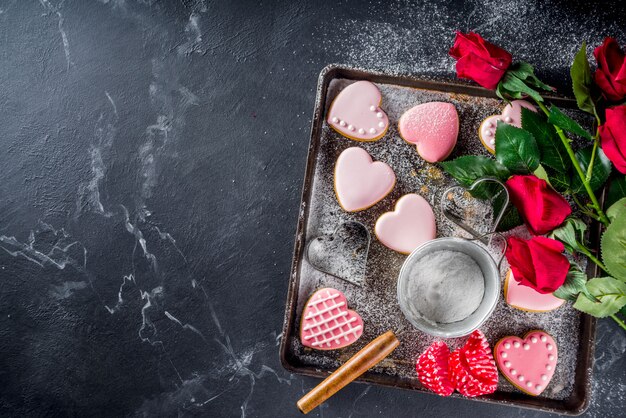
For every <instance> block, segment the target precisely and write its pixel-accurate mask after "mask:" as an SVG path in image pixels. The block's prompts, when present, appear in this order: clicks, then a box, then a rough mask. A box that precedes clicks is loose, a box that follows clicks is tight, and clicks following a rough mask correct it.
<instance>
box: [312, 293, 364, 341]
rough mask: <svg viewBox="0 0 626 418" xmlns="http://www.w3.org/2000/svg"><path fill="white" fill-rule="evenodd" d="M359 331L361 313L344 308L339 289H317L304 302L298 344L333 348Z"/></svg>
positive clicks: (355, 337)
mask: <svg viewBox="0 0 626 418" xmlns="http://www.w3.org/2000/svg"><path fill="white" fill-rule="evenodd" d="M362 333H363V320H362V319H361V316H360V315H359V314H358V313H356V312H354V311H351V310H349V309H348V301H347V300H346V296H345V295H344V294H343V293H341V292H340V291H339V290H337V289H332V288H330V287H327V288H324V289H320V290H318V291H317V292H315V293H313V295H312V296H311V297H310V298H309V300H308V301H307V302H306V305H305V307H304V311H303V312H302V322H301V323H300V341H301V342H302V345H304V346H306V347H311V348H315V349H318V350H335V349H337V348H343V347H346V346H348V345H350V344H352V343H353V342H355V341H356V340H358V339H359V337H360V336H361V334H362Z"/></svg>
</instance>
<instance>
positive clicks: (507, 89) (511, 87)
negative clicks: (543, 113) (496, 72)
mask: <svg viewBox="0 0 626 418" xmlns="http://www.w3.org/2000/svg"><path fill="white" fill-rule="evenodd" d="M500 84H502V87H501V88H499V89H498V90H501V91H502V92H503V93H504V95H505V96H506V95H508V96H510V97H512V98H515V99H521V98H523V97H524V95H527V96H530V97H532V98H533V99H534V100H535V101H537V102H543V97H541V94H539V93H538V92H537V91H536V90H535V89H533V88H532V87H529V86H528V85H527V84H526V83H525V82H524V81H523V80H520V79H519V78H518V77H517V76H516V75H515V74H514V73H512V72H511V71H507V72H506V73H505V74H504V77H502V80H500ZM496 92H497V93H499V92H498V91H496ZM498 95H500V94H498ZM501 97H502V96H501ZM505 99H506V97H505Z"/></svg>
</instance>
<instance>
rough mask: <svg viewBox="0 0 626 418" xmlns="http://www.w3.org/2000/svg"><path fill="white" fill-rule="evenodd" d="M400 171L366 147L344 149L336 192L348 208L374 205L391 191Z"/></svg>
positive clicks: (336, 173)
mask: <svg viewBox="0 0 626 418" xmlns="http://www.w3.org/2000/svg"><path fill="white" fill-rule="evenodd" d="M395 184H396V175H395V174H394V172H393V170H392V169H391V167H389V166H388V165H387V164H385V163H383V162H381V161H376V162H374V161H372V157H370V155H369V154H368V153H367V151H365V150H364V149H362V148H358V147H351V148H348V149H346V150H344V151H343V152H342V153H341V154H340V155H339V158H337V162H336V163H335V194H336V195H337V200H338V201H339V205H340V206H341V207H342V209H343V210H345V211H347V212H358V211H360V210H363V209H367V208H369V207H370V206H373V205H374V204H376V203H377V202H379V201H380V200H382V199H383V198H384V197H385V196H387V195H388V194H389V192H391V190H392V189H393V186H394V185H395Z"/></svg>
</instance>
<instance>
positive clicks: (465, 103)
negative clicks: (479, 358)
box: [280, 65, 599, 415]
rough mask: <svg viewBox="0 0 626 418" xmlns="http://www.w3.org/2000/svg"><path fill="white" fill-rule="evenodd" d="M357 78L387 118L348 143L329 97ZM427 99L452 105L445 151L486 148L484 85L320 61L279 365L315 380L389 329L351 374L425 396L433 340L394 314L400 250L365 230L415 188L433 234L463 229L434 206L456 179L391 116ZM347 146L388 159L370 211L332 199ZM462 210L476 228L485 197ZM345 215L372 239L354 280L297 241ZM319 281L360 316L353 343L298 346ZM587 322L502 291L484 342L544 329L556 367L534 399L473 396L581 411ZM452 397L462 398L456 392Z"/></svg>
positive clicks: (505, 390)
mask: <svg viewBox="0 0 626 418" xmlns="http://www.w3.org/2000/svg"><path fill="white" fill-rule="evenodd" d="M356 80H368V81H371V82H373V83H375V84H376V85H377V86H378V87H379V89H380V90H381V93H382V96H383V100H382V104H381V107H382V108H383V109H384V110H385V111H386V112H387V114H388V115H389V119H390V127H389V131H388V132H387V134H386V135H385V136H384V137H383V138H382V139H380V140H379V141H376V142H372V143H363V142H355V141H352V140H350V139H347V138H344V137H342V136H341V135H339V134H338V133H336V132H334V131H333V130H332V129H330V127H329V126H328V124H327V123H326V122H325V115H326V112H327V110H328V108H329V106H330V103H331V102H332V100H333V99H334V98H335V97H336V95H337V94H338V92H339V91H340V90H341V88H343V87H345V86H346V85H348V84H349V83H351V82H354V81H356ZM550 99H551V101H552V102H553V103H555V104H557V105H558V106H560V107H562V108H564V109H569V110H568V112H569V113H570V114H571V115H573V116H575V117H578V118H580V117H581V115H580V114H578V115H577V111H576V110H575V109H576V103H575V102H574V101H573V100H570V99H567V98H561V97H553V98H550ZM428 101H446V102H452V103H454V104H455V106H456V107H457V110H458V112H459V117H460V130H459V139H458V143H457V146H456V148H455V150H454V151H453V153H452V155H451V156H450V157H449V158H455V157H458V156H461V155H466V154H482V155H489V154H488V153H487V151H486V150H485V149H484V147H483V146H482V144H481V143H480V141H479V139H478V135H477V130H478V127H479V125H480V122H481V121H482V120H483V119H484V118H485V117H487V116H489V115H492V114H497V113H500V111H501V109H502V108H503V106H504V105H503V104H502V102H501V101H500V100H498V99H497V98H496V96H495V95H494V94H493V92H491V91H488V90H485V89H483V88H481V87H477V86H474V85H469V84H464V83H462V82H456V83H455V82H449V81H440V80H432V79H424V78H419V77H413V76H392V75H386V74H382V73H374V72H369V71H364V70H359V69H355V68H348V67H343V66H337V65H331V66H328V67H326V68H324V70H323V71H322V72H321V74H320V77H319V82H318V89H317V99H316V102H315V111H314V115H313V122H312V129H311V141H310V144H309V151H308V159H307V165H306V172H305V177H304V185H303V190H302V202H301V206H300V213H299V218H298V225H297V231H296V240H295V248H294V254H293V264H292V268H291V275H290V282H289V291H288V295H287V304H286V312H285V322H284V326H283V334H282V340H281V345H280V359H281V362H282V364H283V366H284V367H285V368H286V369H287V370H289V371H290V372H293V373H299V374H304V375H308V376H316V377H320V378H324V377H326V376H328V374H329V373H331V372H332V371H334V370H335V369H336V368H337V367H339V366H340V365H341V364H342V363H344V362H345V361H346V360H347V359H348V358H350V357H351V356H352V355H353V354H355V353H356V352H357V351H358V350H359V349H361V348H362V347H363V346H364V345H365V344H367V343H368V342H369V341H371V340H372V339H374V338H375V337H376V336H378V335H380V334H382V333H384V332H385V331H388V330H392V331H394V332H395V333H396V335H397V336H398V338H399V340H400V346H399V347H398V348H397V349H396V350H395V351H394V352H393V353H392V354H391V355H390V356H389V357H388V358H387V359H385V360H383V361H382V362H381V363H380V364H379V365H378V366H376V367H374V368H373V369H371V370H369V371H368V372H367V373H365V374H364V375H362V376H361V377H360V378H359V379H358V380H357V381H361V382H367V383H373V384H378V385H385V386H392V387H398V388H404V389H410V390H415V391H420V392H426V393H431V394H432V392H430V391H428V390H426V389H425V388H423V387H422V386H421V384H420V382H419V380H418V378H417V374H416V373H415V360H416V359H417V357H418V356H419V354H420V353H421V352H422V351H423V350H424V349H425V348H426V347H427V346H428V345H430V344H431V343H432V342H433V341H434V338H433V337H430V336H428V335H426V334H423V333H421V332H419V331H417V330H415V329H414V328H413V327H412V326H411V324H410V323H409V322H408V321H407V320H406V319H405V318H404V316H403V315H402V313H401V311H400V308H399V307H398V304H397V301H396V279H397V276H398V272H399V269H400V266H401V264H402V261H403V260H404V258H405V256H403V255H400V254H397V253H395V252H393V251H392V250H389V249H387V248H386V247H384V246H383V245H382V244H380V243H379V242H377V240H376V239H375V237H374V234H373V233H372V232H373V226H374V223H375V221H376V219H377V217H378V216H380V215H381V214H382V213H384V212H386V211H389V210H392V209H393V206H394V204H395V201H396V200H397V199H398V198H399V197H400V196H402V195H403V194H405V193H409V192H416V193H419V194H421V195H422V196H424V197H425V198H426V199H427V200H429V202H430V203H431V205H432V206H433V210H434V211H435V216H436V219H437V235H438V236H463V231H461V230H460V229H458V228H456V227H455V226H453V225H451V224H448V223H447V222H445V221H444V219H443V217H442V214H441V213H440V212H439V211H438V206H439V205H437V204H436V203H437V200H438V199H439V198H440V194H441V192H442V190H444V189H445V188H447V187H448V186H450V185H453V184H455V182H454V180H452V179H451V178H449V177H448V176H447V175H446V174H445V173H443V172H442V171H441V170H440V169H439V168H438V167H437V166H436V165H433V164H428V163H426V162H424V161H423V160H422V159H421V158H420V157H419V156H418V154H417V152H416V150H415V148H414V146H411V145H409V144H407V143H406V142H404V141H403V140H402V139H401V138H400V136H399V135H398V133H397V121H398V119H399V117H400V115H401V114H402V113H403V112H404V111H405V110H407V109H409V108H410V107H412V106H414V105H416V104H419V103H423V102H428ZM352 146H359V147H362V148H365V149H366V150H367V151H368V152H369V153H370V154H371V155H372V157H373V158H374V160H382V161H385V162H387V163H388V164H389V165H390V166H391V167H392V168H393V170H394V172H395V173H396V177H397V182H396V186H395V188H394V190H393V191H392V193H391V194H390V195H388V196H387V197H386V198H385V199H383V200H382V201H380V202H379V203H377V204H376V205H374V206H373V207H372V208H370V209H368V210H365V211H362V212H357V213H346V212H344V211H343V210H341V208H340V207H339V205H338V203H337V201H336V198H335V195H334V192H333V184H332V177H333V167H334V162H335V160H336V158H337V156H338V155H339V153H340V152H341V151H342V150H344V149H345V148H348V147H352ZM438 193H439V194H438ZM462 211H463V214H464V216H465V217H466V219H470V220H472V221H473V222H474V225H475V226H476V228H477V229H483V230H484V229H486V228H487V229H488V228H489V223H490V222H491V219H492V214H491V209H490V207H489V205H488V204H485V203H484V202H480V201H470V203H469V204H468V205H466V206H464V207H463V208H462ZM349 221H357V222H360V223H362V224H363V225H365V226H366V227H367V229H368V230H369V232H370V235H371V237H372V239H371V243H370V246H369V254H368V259H367V264H366V273H365V278H364V282H363V285H362V286H361V287H359V286H355V285H354V284H351V283H348V282H346V281H344V280H341V279H338V278H336V277H334V276H332V275H329V274H326V273H323V272H321V271H318V270H316V269H314V268H313V267H312V266H311V265H310V264H309V262H308V260H307V258H306V255H305V251H306V245H307V244H308V243H309V242H310V241H311V240H312V239H313V238H315V237H318V236H320V235H325V234H332V233H333V231H334V230H335V229H336V228H337V227H338V226H339V225H340V224H342V223H343V222H349ZM598 236H599V226H598V225H594V227H593V228H592V233H591V236H590V240H591V242H592V243H594V244H595V245H597V242H598ZM589 268H591V267H589ZM503 271H504V270H503ZM594 273H595V272H594ZM327 286H328V287H334V288H336V289H339V290H341V291H343V292H344V293H345V294H346V296H347V299H348V303H349V305H350V309H354V310H355V311H357V312H358V313H359V314H360V315H361V316H362V318H363V321H364V324H365V326H364V332H363V335H362V337H361V338H360V339H359V340H358V341H357V342H356V343H354V344H352V345H351V346H348V347H346V348H344V349H341V350H334V351H318V350H312V349H309V348H306V347H304V346H302V344H301V343H300V340H299V323H300V315H301V312H302V309H303V306H304V303H305V301H306V300H307V298H308V297H309V296H310V295H311V294H312V293H313V292H314V291H315V290H316V289H318V288H321V287H327ZM595 325H596V321H595V319H594V318H592V317H590V316H587V315H583V314H581V313H580V312H578V311H576V310H574V309H573V308H572V307H571V305H569V304H567V303H566V304H564V305H563V306H562V307H560V308H559V309H557V310H556V311H553V312H549V313H531V312H524V311H519V310H516V309H514V308H511V307H509V306H508V305H507V304H506V303H505V302H504V299H503V297H501V298H500V301H499V302H498V306H497V307H496V310H495V312H494V314H493V315H492V316H491V318H490V319H489V320H488V321H487V322H486V323H485V324H484V325H483V326H482V327H481V330H482V331H483V332H484V333H485V334H486V336H487V338H488V339H489V342H490V344H491V345H492V347H493V345H494V344H495V343H496V341H497V340H498V339H500V338H502V337H504V336H506V335H518V336H522V335H523V334H525V333H526V332H527V331H529V330H532V329H544V330H545V331H547V332H548V333H550V334H551V335H553V336H554V337H555V338H556V340H557V344H558V347H559V365H558V366H557V368H556V371H555V375H554V377H553V379H552V381H551V382H550V385H549V386H548V388H546V390H545V391H544V393H542V395H541V396H539V397H532V396H529V395H526V394H524V393H522V392H520V391H519V390H517V389H515V388H514V387H513V386H512V385H511V384H510V383H509V382H507V381H506V379H504V378H502V377H501V378H500V382H499V384H498V390H497V391H496V392H495V393H493V394H491V395H487V396H481V397H478V398H473V399H472V400H476V401H482V402H488V403H495V404H501V405H502V404H504V405H510V406H516V407H523V408H532V409H537V410H541V411H545V412H553V413H560V414H567V415H578V414H581V413H582V412H583V411H584V410H585V409H586V408H587V406H588V404H589V400H590V393H591V371H592V368H593V351H594V341H595ZM464 341H465V338H458V339H448V340H446V342H447V343H448V345H450V348H451V350H452V349H456V348H457V347H459V346H461V345H462V344H463V343H464ZM452 396H455V397H461V395H459V394H458V393H455V394H454V395H452ZM465 399H468V398H465Z"/></svg>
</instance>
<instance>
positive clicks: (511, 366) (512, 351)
mask: <svg viewBox="0 0 626 418" xmlns="http://www.w3.org/2000/svg"><path fill="white" fill-rule="evenodd" d="M557 351H558V350H557V347H556V342H554V338H552V337H551V336H550V334H547V333H546V332H544V331H530V332H529V333H527V334H526V335H525V336H524V339H521V338H518V337H514V336H511V337H504V338H502V339H501V340H500V341H498V343H497V344H496V346H495V347H494V349H493V352H494V355H495V358H496V364H497V365H498V368H499V369H500V372H501V373H502V374H503V375H504V377H506V379H507V380H508V381H509V382H511V383H512V384H513V386H515V387H517V388H518V389H519V390H521V391H522V392H525V393H527V394H529V395H532V396H538V395H541V392H543V391H544V389H545V388H546V386H548V384H549V383H550V379H552V376H553V375H554V369H555V368H556V363H557V361H558V352H557Z"/></svg>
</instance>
